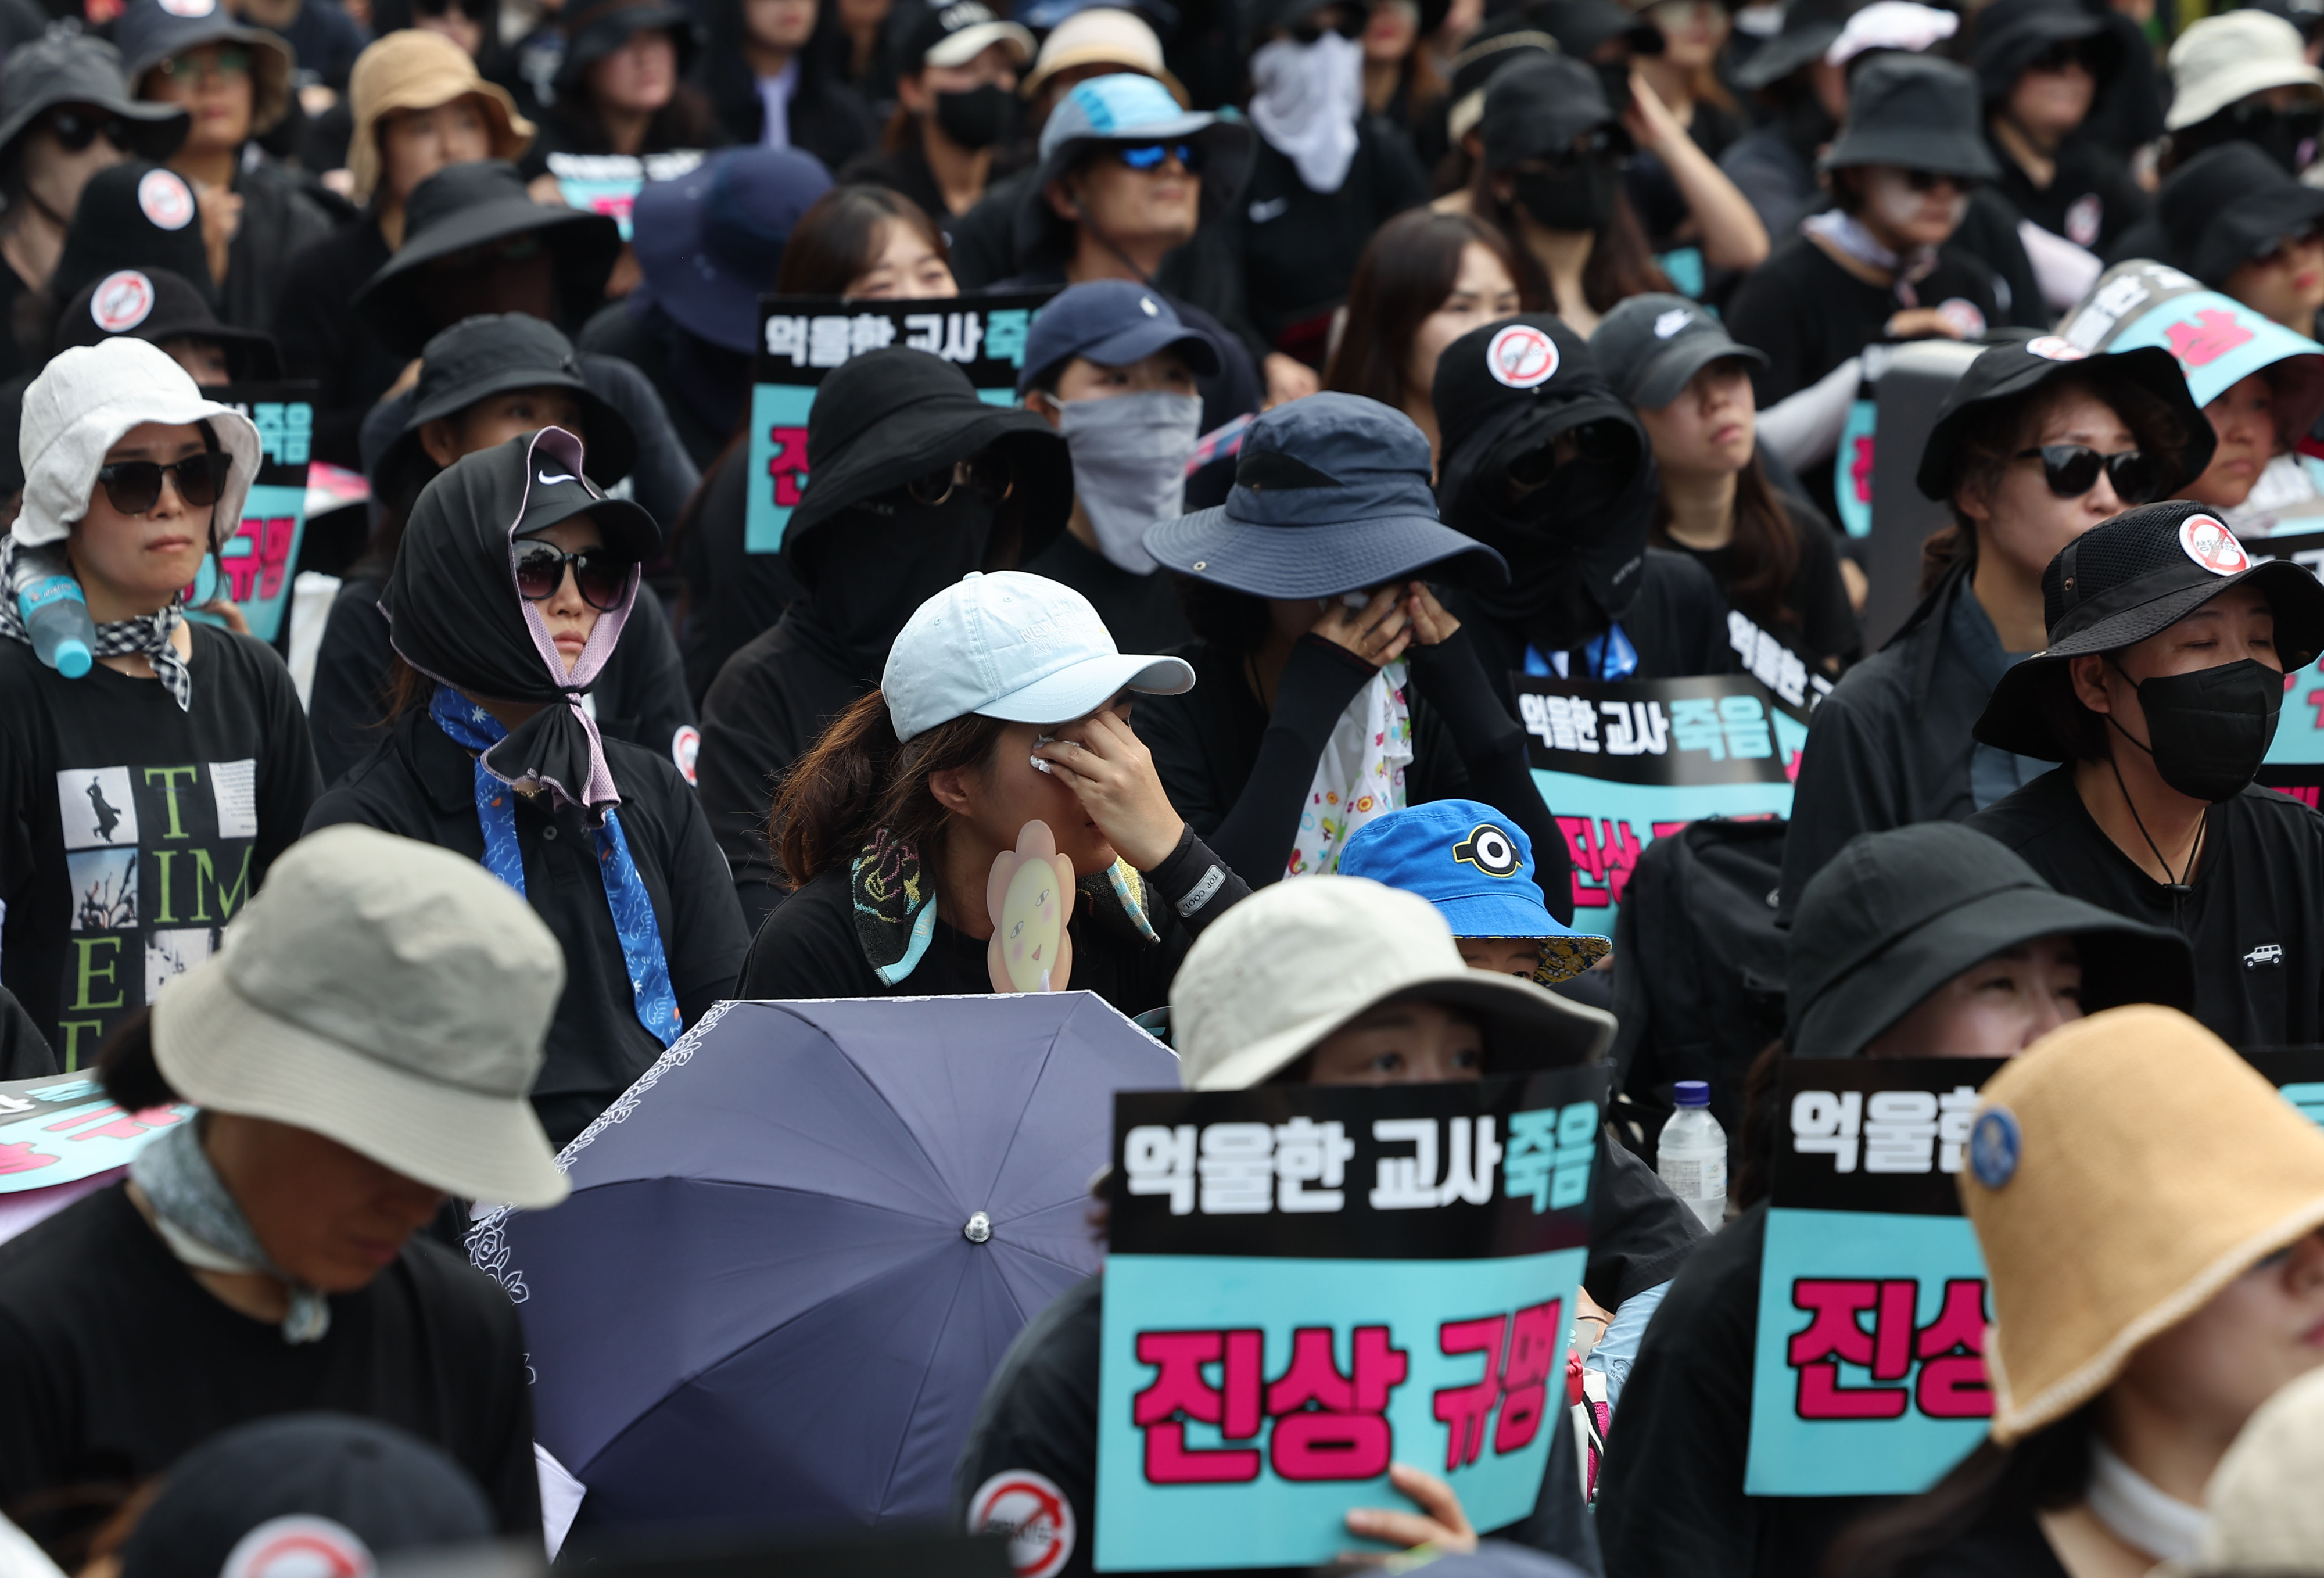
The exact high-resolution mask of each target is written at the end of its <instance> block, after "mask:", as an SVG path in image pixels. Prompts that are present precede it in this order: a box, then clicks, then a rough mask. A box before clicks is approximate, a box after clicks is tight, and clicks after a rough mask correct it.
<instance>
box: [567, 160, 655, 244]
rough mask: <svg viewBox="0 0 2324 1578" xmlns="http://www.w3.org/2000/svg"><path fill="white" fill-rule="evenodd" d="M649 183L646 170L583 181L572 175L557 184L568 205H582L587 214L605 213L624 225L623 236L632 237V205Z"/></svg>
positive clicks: (626, 238)
mask: <svg viewBox="0 0 2324 1578" xmlns="http://www.w3.org/2000/svg"><path fill="white" fill-rule="evenodd" d="M645 184H646V178H645V171H644V170H643V169H642V168H641V169H640V170H639V171H638V173H637V174H636V175H634V176H631V177H629V178H627V179H626V180H576V179H574V178H571V177H567V178H565V179H563V180H559V181H558V183H557V192H558V196H559V197H561V198H564V199H565V206H566V207H567V208H578V209H580V210H581V211H582V212H583V213H585V214H603V215H604V216H605V217H607V218H609V219H611V220H613V223H615V224H616V225H619V226H621V227H622V240H623V241H627V240H628V239H630V208H631V207H632V205H633V204H634V203H636V201H637V200H638V189H639V188H641V187H642V186H644V185H645Z"/></svg>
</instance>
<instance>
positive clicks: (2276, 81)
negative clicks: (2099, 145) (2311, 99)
mask: <svg viewBox="0 0 2324 1578" xmlns="http://www.w3.org/2000/svg"><path fill="white" fill-rule="evenodd" d="M2171 86H2172V100H2171V113H2170V114H2169V115H2165V116H2164V117H2163V125H2164V126H2165V127H2166V128H2168V129H2169V130H2171V131H2173V132H2183V131H2185V130H2186V129H2187V128H2188V127H2189V126H2192V125H2199V124H2201V123H2202V122H2204V121H2208V120H2209V119H2210V118H2211V117H2212V116H2213V115H2217V114H2218V113H2219V112H2220V111H2221V110H2223V109H2225V108H2227V106H2229V105H2231V104H2234V103H2236V102H2237V101H2238V100H2240V99H2245V98H2248V97H2251V96H2252V95H2253V94H2255V93H2264V92H2265V91H2266V90H2267V89H2269V88H2295V87H2306V88H2324V71H2319V70H2318V69H2316V68H2315V67H2313V66H2311V65H2310V64H2309V63H2308V52H2307V48H2306V46H2305V45H2304V44H2302V43H2301V38H2300V30H2299V29H2298V28H2296V27H2294V26H2292V23H2288V22H2286V21H2284V20H2283V18H2282V17H2280V16H2270V15H2269V14H2267V13H2266V12H2264V11H2230V12H2227V13H2225V14H2221V15H2218V16H2207V17H2205V18H2203V20H2202V21H2200V22H2198V23H2195V24H2194V25H2192V26H2191V27H2190V28H2188V30H2187V31H2186V32H2182V33H2181V34H2180V35H2179V40H2178V42H2176V43H2174V44H2172V46H2171Z"/></svg>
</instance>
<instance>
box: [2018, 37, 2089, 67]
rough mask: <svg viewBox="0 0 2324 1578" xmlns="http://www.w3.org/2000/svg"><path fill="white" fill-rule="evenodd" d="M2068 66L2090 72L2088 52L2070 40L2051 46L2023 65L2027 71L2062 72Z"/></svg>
mask: <svg viewBox="0 0 2324 1578" xmlns="http://www.w3.org/2000/svg"><path fill="white" fill-rule="evenodd" d="M2069 66H2080V67H2081V68H2082V69H2085V70H2091V69H2092V67H2091V62H2090V52H2089V50H2087V49H2085V48H2084V47H2083V46H2082V45H2081V44H2080V43H2078V42H2074V41H2072V40H2068V41H2065V42H2061V43H2054V44H2052V45H2051V46H2050V47H2049V48H2048V49H2046V50H2043V51H2042V52H2041V53H2040V54H2038V55H2036V56H2034V57H2033V59H2032V60H2028V61H2027V62H2026V63H2025V69H2026V70H2028V71H2063V70H2064V69H2066V68H2067V67H2069Z"/></svg>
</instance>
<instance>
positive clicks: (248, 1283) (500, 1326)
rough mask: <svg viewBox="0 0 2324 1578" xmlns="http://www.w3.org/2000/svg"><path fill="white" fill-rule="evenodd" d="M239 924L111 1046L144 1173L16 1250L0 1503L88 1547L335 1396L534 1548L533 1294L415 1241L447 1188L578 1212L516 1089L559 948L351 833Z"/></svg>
mask: <svg viewBox="0 0 2324 1578" xmlns="http://www.w3.org/2000/svg"><path fill="white" fill-rule="evenodd" d="M234 935H235V948H234V950H233V951H232V952H229V953H226V954H218V955H211V956H210V957H208V958H206V959H204V960H202V961H201V962H200V963H198V964H195V965H194V966H193V968H192V969H190V970H189V971H188V972H187V973H186V974H183V975H181V976H179V977H178V978H177V979H176V980H174V981H172V982H171V984H170V985H169V986H168V988H167V989H165V990H164V991H163V992H162V993H161V996H160V998H159V999H158V1000H157V1001H155V1002H154V1003H153V1004H152V1005H151V1006H150V1007H148V1008H144V1009H141V1010H138V1011H137V1013H136V1014H135V1016H134V1017H133V1018H132V1019H130V1020H128V1021H126V1022H125V1023H124V1024H123V1026H122V1027H121V1028H120V1029H119V1030H117V1031H116V1032H115V1034H114V1035H113V1037H112V1038H110V1039H109V1040H108V1041H107V1042H106V1047H105V1051H104V1053H103V1055H102V1057H101V1059H100V1063H99V1067H100V1070H101V1072H102V1074H103V1076H104V1081H105V1094H106V1095H107V1096H108V1097H110V1098H111V1099H112V1100H113V1101H114V1102H115V1103H119V1105H120V1107H121V1108H122V1109H123V1110H124V1111H127V1112H136V1113H138V1114H139V1115H140V1116H141V1118H142V1119H143V1121H145V1122H146V1123H147V1124H148V1125H150V1126H152V1127H153V1128H155V1129H157V1130H159V1132H158V1133H155V1134H153V1135H152V1136H151V1137H150V1140H149V1142H148V1143H147V1144H146V1145H145V1146H144V1148H143V1149H141V1150H140V1151H139V1152H138V1153H137V1157H136V1160H135V1162H134V1165H133V1166H132V1167H131V1169H130V1176H129V1177H128V1179H127V1180H126V1181H124V1182H118V1183H115V1185H114V1186H112V1187H110V1188H108V1189H105V1190H102V1191H100V1192H98V1193H97V1194H95V1195H88V1196H87V1197H86V1198H83V1199H81V1200H78V1201H76V1202H74V1203H73V1204H70V1205H69V1206H67V1207H65V1208H64V1209H63V1210H62V1211H60V1212H59V1213H57V1214H56V1215H54V1216H51V1217H50V1218H49V1219H48V1220H47V1221H45V1222H42V1223H40V1224H39V1225H37V1226H35V1227H33V1228H32V1229H31V1230H30V1231H28V1232H25V1233H24V1234H23V1236H22V1237H20V1238H16V1239H14V1240H12V1241H10V1242H8V1243H7V1244H5V1246H0V1505H5V1506H8V1507H10V1508H11V1509H14V1510H16V1511H17V1512H18V1514H19V1515H20V1516H22V1515H23V1511H24V1509H27V1508H38V1509H42V1510H43V1511H44V1512H45V1513H46V1515H47V1516H48V1517H49V1518H53V1519H55V1522H54V1523H52V1524H49V1525H47V1526H43V1525H42V1524H40V1523H36V1524H35V1525H34V1526H33V1528H32V1532H33V1533H34V1535H35V1536H48V1537H51V1538H57V1537H70V1536H73V1535H74V1534H76V1533H77V1532H81V1531H79V1530H76V1529H75V1528H74V1527H73V1523H74V1522H75V1521H78V1520H86V1521H90V1522H93V1521H96V1520H97V1519H99V1518H103V1517H105V1516H106V1515H109V1514H110V1513H111V1512H112V1511H113V1510H114V1509H116V1508H118V1507H119V1506H120V1505H121V1503H122V1502H123V1501H124V1500H127V1499H128V1498H129V1497H130V1496H131V1495H133V1494H134V1493H135V1492H136V1491H138V1490H139V1489H140V1488H141V1487H147V1488H150V1486H151V1483H152V1481H153V1479H154V1477H155V1476H157V1475H160V1474H163V1473H165V1472H168V1471H169V1470H170V1468H171V1465H172V1464H173V1463H176V1462H177V1461H178V1460H179V1458H180V1455H181V1454H183V1453H186V1451H187V1450H188V1449H189V1448H190V1447H193V1446H196V1445H198V1444H200V1443H201V1442H202V1441H204V1440H206V1439H207V1438H208V1437H210V1436H212V1435H216V1434H217V1432H219V1431H221V1430H226V1429H230V1428H232V1427H233V1426H236V1425H239V1424H242V1423H244V1422H245V1421H248V1420H252V1419H258V1418H264V1417H270V1416H274V1415H281V1414H290V1413H301V1412H306V1411H308V1410H312V1409H329V1410H333V1411H336V1412H338V1413H343V1414H355V1415H360V1416H362V1417H366V1418H370V1419H375V1420H379V1421H382V1422H383V1423H386V1424H390V1425H394V1426H400V1427H401V1428H402V1429H405V1430H408V1431H410V1432H411V1433H412V1434H413V1435H418V1436H420V1438H421V1439H422V1440H425V1441H428V1442H430V1443H432V1444H435V1445H437V1446H439V1447H441V1448H443V1450H444V1451H445V1452H446V1453H449V1454H450V1455H451V1457H452V1458H453V1459H455V1460H456V1461H457V1463H459V1464H460V1466H461V1467H462V1468H464V1469H466V1471H467V1472H469V1473H470V1474H473V1475H474V1476H475V1479H476V1481H477V1483H478V1484H480V1485H481V1486H482V1487H483V1489H484V1493H485V1495H486V1497H487V1498H488V1499H489V1500H490V1502H491V1504H492V1508H493V1514H494V1518H493V1521H494V1522H496V1523H497V1524H498V1526H499V1532H500V1534H501V1536H503V1538H506V1539H509V1540H511V1541H526V1542H530V1544H531V1546H532V1548H533V1549H534V1550H535V1551H538V1550H539V1542H540V1492H539V1479H538V1477H537V1476H538V1470H537V1468H536V1466H535V1463H534V1459H533V1446H532V1401H531V1397H530V1389H529V1388H528V1386H527V1384H526V1379H527V1371H526V1368H525V1359H524V1346H525V1345H524V1332H523V1328H522V1327H521V1324H519V1322H518V1319H517V1312H516V1307H515V1306H514V1305H512V1304H511V1303H510V1301H509V1298H508V1296H507V1294H506V1293H504V1292H503V1290H502V1289H501V1288H500V1287H497V1286H496V1285H495V1284H493V1282H492V1281H491V1280H490V1279H489V1278H485V1277H484V1275H483V1274H482V1273H481V1272H479V1271H477V1270H476V1269H475V1268H473V1267H471V1266H470V1265H469V1264H468V1263H467V1261H466V1259H465V1258H463V1257H462V1256H460V1255H458V1254H457V1253H456V1252H454V1251H452V1250H447V1249H446V1248H445V1247H444V1246H443V1245H442V1244H440V1243H438V1242H437V1241H435V1240H434V1239H433V1238H431V1237H430V1236H429V1235H428V1234H426V1233H424V1232H421V1231H420V1230H421V1229H423V1228H425V1227H426V1226H427V1225H428V1223H429V1222H430V1221H431V1220H432V1219H433V1218H434V1217H435V1216H436V1214H437V1213H438V1208H439V1207H441V1206H443V1205H444V1204H446V1197H447V1195H451V1196H457V1197H459V1198H460V1199H461V1200H462V1202H463V1203H464V1205H465V1202H466V1201H467V1200H469V1199H474V1198H482V1199H486V1200H498V1201H508V1202H510V1203H511V1204H517V1205H521V1206H525V1207H528V1208H533V1209H539V1208H546V1207H548V1206H551V1205H554V1204H557V1203H558V1201H560V1200H562V1199H563V1198H564V1197H565V1195H566V1185H565V1179H564V1178H563V1177H561V1176H560V1175H559V1174H558V1171H557V1168H556V1166H555V1163H554V1159H553V1157H552V1154H551V1152H550V1150H549V1142H548V1140H547V1139H546V1137H545V1136H543V1135H542V1133H541V1131H540V1124H539V1121H537V1120H536V1119H535V1118H534V1117H533V1115H532V1112H531V1110H530V1108H529V1107H528V1106H527V1105H526V1104H525V1101H524V1090H525V1086H526V1085H527V1084H529V1083H530V1081H531V1079H532V1077H533V1075H534V1074H535V1072H536V1071H538V1070H539V1067H540V1061H541V1054H540V1044H541V1037H542V1035H543V1034H544V1033H545V1032H547V1031H548V1029H549V1008H550V1005H551V1003H552V1002H553V1001H555V999H556V995H557V983H558V976H559V974H561V970H560V965H559V964H558V954H557V942H556V939H555V938H554V937H551V936H550V935H549V928H548V927H544V926H542V925H541V924H540V922H539V921H538V920H536V919H534V918H533V917H532V915H531V914H530V911H528V910H527V909H525V907H524V901H523V900H521V899H519V898H517V897H516V896H515V895H514V894H512V893H510V892H509V891H507V890H506V889H505V888H503V886H502V885H501V884H500V883H499V882H498V881H495V880H493V878H492V877H491V876H489V875H487V874H486V873H485V872H482V871H479V870H477V869H476V867H475V865H473V864H471V863H469V862H467V861H465V860H460V859H457V857H454V856H451V855H447V854H444V853H442V852H441V851H438V850H434V849H429V848H427V847H425V846H423V845H420V844H411V843H410V842H408V841H406V840H403V839H400V838H390V837H388V836H387V835H384V834H381V833H375V832H373V831H371V830H370V829H368V828H355V827H344V828H338V829H335V830H333V831H332V832H329V833H325V834H321V835H317V836H315V837H312V838H308V839H304V840H301V841H300V843H299V844H297V845H295V846H294V847H293V848H291V850H290V851H289V852H288V853H286V854H284V855H283V857H282V858H281V860H280V861H278V862H276V863H275V867H274V875H273V881H271V882H269V883H268V884H267V887H266V891H264V892H263V893H260V894H258V895H257V896H256V897H255V898H254V899H253V900H251V901H250V904H249V906H248V908H247V909H244V911H243V912H242V913H241V915H239V916H238V917H237V918H235V927H234ZM351 961H360V962H361V967H360V968H355V969H351V968H349V964H350V962H351ZM180 1102H186V1103H194V1104H195V1105H197V1106H198V1107H199V1108H200V1109H201V1110H200V1112H198V1114H196V1115H194V1116H192V1117H188V1118H180V1117H177V1116H174V1115H172V1114H170V1113H167V1112H153V1111H150V1110H149V1109H153V1108H161V1107H165V1106H169V1105H171V1104H174V1103H180ZM463 1214H464V1215H465V1209H464V1210H463ZM60 1492H65V1493H62V1494H60ZM44 1493H46V1494H44ZM43 1503H45V1507H44V1508H43V1507H42V1504H43ZM91 1509H95V1512H96V1517H95V1518H89V1517H88V1514H89V1512H90V1510H91Z"/></svg>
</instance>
